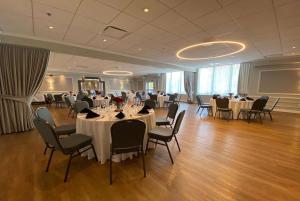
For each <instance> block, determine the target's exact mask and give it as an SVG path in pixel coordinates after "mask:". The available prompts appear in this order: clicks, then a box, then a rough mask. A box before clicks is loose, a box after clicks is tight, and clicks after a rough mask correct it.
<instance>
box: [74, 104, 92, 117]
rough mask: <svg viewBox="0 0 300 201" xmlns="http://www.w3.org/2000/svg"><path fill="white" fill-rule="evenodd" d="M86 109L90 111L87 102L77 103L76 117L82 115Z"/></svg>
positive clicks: (75, 106) (75, 108) (75, 107)
mask: <svg viewBox="0 0 300 201" xmlns="http://www.w3.org/2000/svg"><path fill="white" fill-rule="evenodd" d="M84 108H87V109H90V106H89V103H88V102H86V101H76V102H75V104H74V111H75V115H77V114H78V113H80V111H81V110H83V109H84Z"/></svg>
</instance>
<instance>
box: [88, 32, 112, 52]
mask: <svg viewBox="0 0 300 201" xmlns="http://www.w3.org/2000/svg"><path fill="white" fill-rule="evenodd" d="M116 42H117V40H116V39H113V38H108V37H104V36H103V35H97V36H95V37H94V38H93V39H92V40H90V41H89V43H88V44H87V45H88V46H90V47H94V48H100V49H105V48H106V47H108V46H110V45H112V44H114V43H116Z"/></svg>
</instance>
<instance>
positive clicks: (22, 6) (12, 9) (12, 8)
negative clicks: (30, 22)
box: [0, 0, 32, 17]
mask: <svg viewBox="0 0 300 201" xmlns="http://www.w3.org/2000/svg"><path fill="white" fill-rule="evenodd" d="M0 13H8V14H10V15H18V16H26V17H30V16H32V7H31V1H30V0H1V1H0Z"/></svg>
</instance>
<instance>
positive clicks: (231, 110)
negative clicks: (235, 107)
mask: <svg viewBox="0 0 300 201" xmlns="http://www.w3.org/2000/svg"><path fill="white" fill-rule="evenodd" d="M231 119H233V111H232V110H231Z"/></svg>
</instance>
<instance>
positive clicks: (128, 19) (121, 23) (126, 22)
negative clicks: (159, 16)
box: [109, 13, 146, 32]
mask: <svg viewBox="0 0 300 201" xmlns="http://www.w3.org/2000/svg"><path fill="white" fill-rule="evenodd" d="M145 24H146V23H145V22H144V21H142V20H139V19H137V18H135V17H132V16H130V15H127V14H124V13H121V14H120V15H118V16H117V17H116V18H115V19H114V20H113V21H112V22H111V23H110V24H109V25H111V26H115V27H118V28H121V29H124V30H126V31H128V32H134V31H136V30H137V29H139V28H141V27H142V26H144V25H145Z"/></svg>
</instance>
